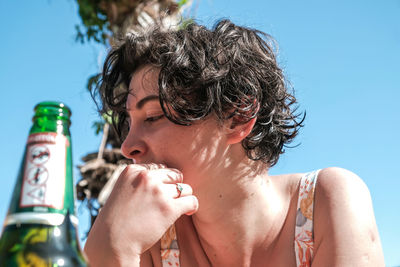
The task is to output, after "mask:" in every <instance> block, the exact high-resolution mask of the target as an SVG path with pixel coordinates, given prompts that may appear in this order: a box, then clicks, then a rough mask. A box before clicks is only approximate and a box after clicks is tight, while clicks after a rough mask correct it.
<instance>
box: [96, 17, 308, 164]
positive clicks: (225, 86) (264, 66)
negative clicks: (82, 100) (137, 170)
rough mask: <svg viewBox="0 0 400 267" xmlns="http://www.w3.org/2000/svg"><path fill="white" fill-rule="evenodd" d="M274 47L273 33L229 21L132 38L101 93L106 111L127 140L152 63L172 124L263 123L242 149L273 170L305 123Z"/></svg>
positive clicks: (106, 74)
mask: <svg viewBox="0 0 400 267" xmlns="http://www.w3.org/2000/svg"><path fill="white" fill-rule="evenodd" d="M275 47H276V45H275V41H274V39H272V37H270V36H269V35H268V34H265V33H263V32H261V31H258V30H254V29H250V28H246V27H241V26H237V25H235V24H234V23H232V22H231V21H229V20H221V21H219V22H217V23H216V24H215V26H214V27H213V28H212V29H207V28H206V27H204V26H201V25H198V24H196V23H195V22H193V23H190V24H189V25H187V26H185V27H183V28H181V29H178V30H165V29H162V28H161V27H159V26H156V27H154V28H152V29H151V30H148V31H147V32H145V33H143V34H141V35H137V34H136V35H135V34H130V35H127V36H126V37H125V38H123V39H122V40H121V41H120V42H119V44H118V45H116V46H115V47H113V48H112V49H111V51H110V52H109V54H108V56H107V58H106V61H105V63H104V69H103V73H102V77H101V81H100V82H99V85H98V86H97V89H96V90H97V91H95V92H94V94H95V95H97V93H98V94H99V95H100V97H101V102H102V103H103V105H102V106H101V108H100V109H101V110H100V111H101V112H102V113H104V112H110V111H111V113H110V114H111V115H112V118H113V124H114V126H115V129H116V130H117V132H118V134H120V135H123V132H124V131H123V130H124V128H126V124H125V123H126V109H125V102H126V99H127V96H128V93H129V92H128V90H127V88H128V86H129V83H130V79H131V77H132V74H133V73H134V72H135V70H137V69H138V68H139V67H141V66H143V65H147V64H150V65H152V66H154V67H157V68H159V69H160V73H159V79H158V86H159V99H160V104H161V107H162V109H163V111H164V113H165V116H166V117H167V118H168V119H169V120H170V121H172V122H174V123H176V124H180V125H191V124H192V123H193V122H195V121H198V120H201V119H204V118H206V117H207V116H209V115H211V114H213V115H216V118H217V119H218V121H219V122H223V121H224V120H226V119H228V118H233V121H234V122H235V123H246V122H248V121H249V120H251V119H252V118H254V117H257V119H256V123H255V126H254V128H253V130H252V132H251V133H250V134H249V135H248V136H247V137H246V138H245V139H244V140H243V141H242V146H243V148H244V149H245V151H246V153H247V155H248V157H249V158H250V159H253V160H262V161H263V162H265V163H268V164H270V166H273V165H275V164H276V162H277V161H278V158H279V156H280V154H282V153H283V152H284V146H287V144H288V143H290V142H291V141H292V140H293V139H294V137H295V136H296V135H297V133H298V130H299V128H300V127H301V126H302V122H303V121H304V116H301V114H296V109H297V108H296V107H295V108H292V107H293V105H294V104H295V103H296V98H295V97H294V96H293V94H291V93H290V92H289V90H288V89H291V87H289V86H287V84H288V83H287V82H286V80H285V78H284V75H283V72H282V70H281V68H280V67H279V66H278V64H277V60H276V56H275V52H274V51H275ZM300 117H301V118H300ZM122 138H123V136H122Z"/></svg>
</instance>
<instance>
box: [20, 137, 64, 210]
mask: <svg viewBox="0 0 400 267" xmlns="http://www.w3.org/2000/svg"><path fill="white" fill-rule="evenodd" d="M67 145H68V139H67V138H66V137H65V136H64V135H61V134H57V133H51V132H47V133H36V134H31V135H30V136H29V138H28V144H27V149H26V157H25V168H24V175H23V181H22V188H21V195H20V202H19V207H20V208H27V207H47V208H53V209H58V210H61V209H63V206H64V192H65V174H66V153H67ZM34 210H37V211H40V208H36V209H34ZM45 210H47V209H45Z"/></svg>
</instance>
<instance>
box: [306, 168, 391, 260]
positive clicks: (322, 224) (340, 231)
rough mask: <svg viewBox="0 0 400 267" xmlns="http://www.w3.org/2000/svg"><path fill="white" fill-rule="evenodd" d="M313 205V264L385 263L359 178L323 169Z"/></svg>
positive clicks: (366, 190) (340, 171)
mask: <svg viewBox="0 0 400 267" xmlns="http://www.w3.org/2000/svg"><path fill="white" fill-rule="evenodd" d="M314 205H315V206H314V237H315V248H316V250H315V258H314V262H313V266H328V265H329V266H384V261H383V253H382V248H381V244H380V240H379V234H378V230H377V227H376V223H375V216H374V212H373V207H372V201H371V196H370V193H369V190H368V188H367V186H366V185H365V183H364V182H363V181H362V179H361V178H360V177H358V176H357V175H356V174H354V173H353V172H351V171H348V170H345V169H342V168H336V167H332V168H326V169H322V170H321V171H320V172H319V174H318V180H317V185H316V189H315V204H314ZM327 264H328V265H327Z"/></svg>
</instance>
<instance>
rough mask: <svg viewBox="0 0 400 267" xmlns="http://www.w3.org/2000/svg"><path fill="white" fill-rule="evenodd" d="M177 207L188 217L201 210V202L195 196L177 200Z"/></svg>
mask: <svg viewBox="0 0 400 267" xmlns="http://www.w3.org/2000/svg"><path fill="white" fill-rule="evenodd" d="M175 205H176V207H177V208H178V209H179V210H180V212H181V214H186V215H192V214H194V213H195V212H196V211H197V210H198V209H199V201H198V199H197V197H196V196H194V195H189V196H183V197H179V198H176V199H175Z"/></svg>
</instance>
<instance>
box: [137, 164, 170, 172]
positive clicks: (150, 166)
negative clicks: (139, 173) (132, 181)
mask: <svg viewBox="0 0 400 267" xmlns="http://www.w3.org/2000/svg"><path fill="white" fill-rule="evenodd" d="M134 165H135V166H137V167H139V168H140V167H142V168H144V169H146V170H157V169H165V168H167V166H166V165H164V164H158V163H146V164H134Z"/></svg>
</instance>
